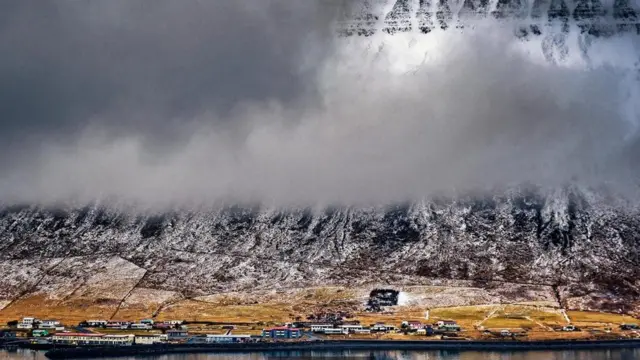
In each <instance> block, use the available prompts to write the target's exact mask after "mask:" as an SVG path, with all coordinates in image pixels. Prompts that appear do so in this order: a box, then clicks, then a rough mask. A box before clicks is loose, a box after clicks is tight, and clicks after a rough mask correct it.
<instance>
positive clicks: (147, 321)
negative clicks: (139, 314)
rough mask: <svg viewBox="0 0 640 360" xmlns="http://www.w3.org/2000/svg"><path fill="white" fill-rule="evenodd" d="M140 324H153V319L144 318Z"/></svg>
mask: <svg viewBox="0 0 640 360" xmlns="http://www.w3.org/2000/svg"><path fill="white" fill-rule="evenodd" d="M140 324H147V325H153V319H142V320H140Z"/></svg>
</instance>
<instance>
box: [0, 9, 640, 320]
mask: <svg viewBox="0 0 640 360" xmlns="http://www.w3.org/2000/svg"><path fill="white" fill-rule="evenodd" d="M637 9H638V7H637V4H635V3H629V2H623V1H618V0H616V1H615V2H610V3H607V2H602V3H601V2H598V1H587V2H585V1H582V0H580V1H576V2H567V1H563V0H552V1H549V2H544V1H534V2H532V3H528V2H524V1H516V0H512V1H502V0H500V1H495V2H486V1H480V2H474V1H464V2H462V1H460V2H453V1H438V2H435V1H434V2H430V1H424V0H415V1H409V0H399V1H391V0H390V1H383V0H380V1H363V2H342V1H318V2H300V1H293V0H270V1H260V2H256V1H233V2H225V3H218V2H211V3H207V2H199V1H182V2H180V4H179V5H178V3H176V2H173V1H164V0H158V1H154V2H148V1H144V2H143V1H136V0H134V1H119V0H116V1H109V2H89V1H74V2H68V1H51V2H48V3H47V4H41V3H39V2H38V3H36V2H35V1H9V2H7V4H6V6H5V11H3V13H2V14H0V52H1V53H2V54H6V56H4V55H3V56H2V57H0V129H1V131H0V204H1V205H0V253H1V255H0V259H1V261H2V262H1V263H0V266H2V269H4V270H5V271H4V273H7V274H11V275H10V276H8V277H7V278H5V279H3V280H0V281H3V282H4V283H0V285H2V286H0V289H6V290H4V293H1V294H0V300H2V299H9V300H8V301H10V300H11V299H15V298H19V297H23V296H27V295H30V294H39V293H45V294H53V293H55V292H56V291H62V290H64V289H68V288H69V286H70V285H69V284H71V283H73V282H77V281H81V282H82V281H85V280H86V276H88V275H87V274H86V273H84V272H82V271H80V272H79V270H77V269H78V268H80V267H82V266H77V265H78V264H82V265H83V266H84V267H85V269H94V268H97V269H101V268H102V267H103V265H104V264H105V263H104V262H105V261H106V260H105V258H104V257H100V256H102V255H104V256H109V257H115V258H117V259H120V260H118V261H116V263H117V264H120V262H119V261H125V260H126V262H128V264H129V265H128V266H130V267H131V269H133V270H131V271H132V272H131V273H132V274H133V273H135V274H138V275H140V276H139V278H138V277H135V279H136V285H135V286H140V287H144V288H151V289H157V290H162V291H176V292H179V293H181V294H183V295H184V296H196V295H206V294H211V293H216V292H221V291H230V290H250V289H258V288H264V289H266V288H273V287H294V286H302V287H304V286H312V285H318V284H334V283H337V284H361V283H368V282H371V281H378V280H379V281H385V282H388V283H394V282H402V283H421V282H425V281H435V280H434V279H436V280H437V279H441V280H442V281H449V280H450V281H469V282H476V283H478V284H485V285H486V286H490V284H491V283H493V282H512V283H519V284H525V285H526V284H539V285H541V286H546V287H549V288H550V289H551V288H552V289H553V293H554V294H556V297H557V301H558V303H559V304H561V305H562V306H566V307H573V308H589V309H609V310H616V311H624V312H635V311H637V308H638V303H637V300H636V299H637V298H638V295H639V291H640V290H639V288H638V286H640V284H639V283H638V281H637V280H636V279H638V275H639V271H640V263H639V262H638V257H639V256H640V251H639V249H638V244H637V238H638V232H639V231H640V224H639V223H638V200H640V197H638V184H639V181H638V175H639V173H638V169H639V167H638V165H639V164H638V161H639V158H638V154H640V152H639V151H638V150H639V149H640V142H639V137H638V135H639V133H638V125H639V118H638V114H640V101H637V100H638V96H639V92H638V91H639V90H640V88H639V86H640V82H639V79H638V70H639V69H638V53H639V51H638V50H639V45H640V42H639V40H640V35H638V31H639V30H638V29H639V27H638V24H637V15H636V11H638V10H637ZM99 254H102V255H99ZM32 259H49V260H47V261H52V263H51V264H49V263H47V264H43V265H42V268H40V269H39V270H37V271H36V270H34V271H36V272H38V271H39V273H38V274H39V275H33V274H27V273H25V272H24V271H22V270H21V269H22V268H23V266H24V263H25V261H30V260H32ZM123 259H124V260H123ZM58 261H59V262H58ZM60 264H62V265H60ZM363 264H366V265H363ZM49 265H51V266H53V267H50V266H49ZM72 265H73V266H72ZM104 266H106V265H104ZM56 267H57V270H56ZM127 269H128V268H127ZM134 270H135V271H134ZM52 274H53V275H52ZM138 275H136V276H138ZM40 276H42V277H40ZM123 276H124V275H123ZM127 276H128V275H127ZM43 279H45V281H44V282H42V280H43ZM83 279H84V280H83ZM43 284H44V285H43ZM60 289H62V290H60ZM65 291H66V290H65ZM125 295H126V294H125ZM126 296H128V295H126ZM514 296H515V295H514ZM505 299H506V300H509V299H508V296H506V295H505ZM506 300H505V301H506ZM0 305H2V303H1V302H0ZM3 306H4V305H3Z"/></svg>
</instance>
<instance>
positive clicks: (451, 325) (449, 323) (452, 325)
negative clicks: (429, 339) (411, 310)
mask: <svg viewBox="0 0 640 360" xmlns="http://www.w3.org/2000/svg"><path fill="white" fill-rule="evenodd" d="M436 326H437V327H438V329H440V330H445V331H460V330H461V328H460V325H458V324H457V323H456V322H455V321H453V320H440V321H438V322H437V323H436Z"/></svg>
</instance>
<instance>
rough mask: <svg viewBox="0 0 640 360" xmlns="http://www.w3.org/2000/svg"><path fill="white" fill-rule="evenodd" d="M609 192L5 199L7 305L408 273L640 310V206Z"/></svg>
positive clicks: (430, 298)
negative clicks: (171, 202) (405, 200)
mask: <svg viewBox="0 0 640 360" xmlns="http://www.w3.org/2000/svg"><path fill="white" fill-rule="evenodd" d="M599 194H601V193H596V192H590V191H588V190H586V189H579V188H577V187H566V188H564V189H562V190H554V191H547V192H545V191H543V190H541V189H526V190H525V189H519V190H515V189H514V190H510V191H507V192H505V193H504V194H502V195H496V196H484V197H477V196H476V197H471V196H470V197H461V198H457V199H456V200H451V199H432V200H429V201H427V200H425V201H420V202H416V203H411V204H396V205H390V206H379V207H370V208H363V207H360V208H353V207H331V208H298V209H286V210H283V209H276V208H265V207H260V206H257V205H256V206H243V207H240V206H223V205H221V206H218V207H215V208H213V207H212V208H206V209H205V208H199V209H196V210H193V209H191V210H186V209H183V210H175V211H169V212H153V211H149V210H143V209H141V208H136V207H134V206H124V205H115V204H113V203H106V202H103V203H94V204H91V205H87V206H57V207H55V208H53V207H39V206H5V207H3V208H2V209H1V210H0V269H1V271H0V272H1V273H2V274H3V275H4V276H2V277H1V278H0V305H2V307H6V306H11V304H12V303H15V301H17V300H19V299H26V298H30V297H34V296H36V297H43V298H47V299H50V300H55V301H57V302H58V303H60V302H63V303H64V302H65V301H66V302H68V303H69V304H71V303H73V304H78V303H100V304H112V305H113V306H116V307H118V306H121V305H125V306H126V304H129V303H145V302H154V303H158V304H159V305H158V306H161V304H163V303H167V302H171V301H175V299H185V298H190V299H201V300H202V298H203V297H204V299H205V300H206V297H207V296H216V295H219V294H223V293H234V292H235V293H241V294H251V293H259V292H260V291H262V292H265V291H266V292H269V291H276V290H278V291H284V292H286V291H287V289H294V288H311V287H318V286H342V287H349V288H359V289H362V291H363V292H364V293H366V291H367V289H371V288H374V287H378V286H395V287H397V288H400V289H405V290H404V291H407V293H408V294H410V297H411V298H412V299H413V301H414V302H415V303H416V304H421V305H425V306H451V305H464V304H480V303H508V302H514V303H515V302H520V303H526V302H544V303H547V304H550V305H551V306H558V307H565V308H569V309H594V310H608V311H615V312H627V313H635V312H636V311H637V310H638V309H640V306H639V305H640V303H639V302H638V299H639V298H640V291H639V289H638V286H639V285H640V283H639V281H638V278H639V276H638V275H639V274H640V262H639V259H638V257H639V255H640V249H639V247H638V241H637V239H638V237H639V232H640V217H638V209H637V208H636V207H633V206H631V205H629V204H626V203H625V202H624V201H623V200H621V199H613V198H609V197H604V196H602V195H599ZM416 286H417V287H427V288H429V287H431V289H435V288H439V289H445V290H446V291H445V292H442V291H444V290H438V291H428V292H427V293H426V294H425V292H424V291H422V290H419V291H418V290H415V289H417V288H416ZM412 287H414V290H410V289H411V288H412ZM456 289H459V290H456ZM421 294H422V295H421ZM246 296H248V295H246ZM356 298H358V297H356ZM145 299H146V300H145Z"/></svg>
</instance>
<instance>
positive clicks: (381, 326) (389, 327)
mask: <svg viewBox="0 0 640 360" xmlns="http://www.w3.org/2000/svg"><path fill="white" fill-rule="evenodd" d="M395 329H396V327H395V326H393V325H387V324H375V325H373V327H372V328H371V331H393V330H395Z"/></svg>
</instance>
